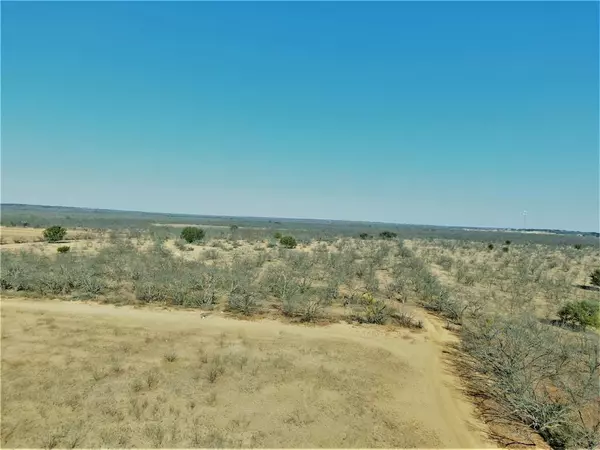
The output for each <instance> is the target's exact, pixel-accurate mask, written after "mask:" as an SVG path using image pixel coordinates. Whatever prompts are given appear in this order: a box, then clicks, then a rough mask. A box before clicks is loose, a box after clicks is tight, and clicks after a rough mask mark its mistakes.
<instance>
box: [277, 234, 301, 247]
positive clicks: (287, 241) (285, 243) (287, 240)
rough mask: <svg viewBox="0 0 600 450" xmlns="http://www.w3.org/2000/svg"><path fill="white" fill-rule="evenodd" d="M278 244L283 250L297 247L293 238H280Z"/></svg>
mask: <svg viewBox="0 0 600 450" xmlns="http://www.w3.org/2000/svg"><path fill="white" fill-rule="evenodd" d="M279 243H280V244H281V245H283V246H284V247H285V248H296V246H297V245H298V243H297V242H296V239H295V238H294V236H281V238H280V239H279Z"/></svg>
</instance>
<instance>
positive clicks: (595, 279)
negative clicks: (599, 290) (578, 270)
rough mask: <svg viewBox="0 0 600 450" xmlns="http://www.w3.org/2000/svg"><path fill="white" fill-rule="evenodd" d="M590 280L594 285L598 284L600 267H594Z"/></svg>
mask: <svg viewBox="0 0 600 450" xmlns="http://www.w3.org/2000/svg"><path fill="white" fill-rule="evenodd" d="M590 281H591V282H592V284H593V285H594V286H600V269H596V270H594V271H593V272H592V274H591V275H590Z"/></svg>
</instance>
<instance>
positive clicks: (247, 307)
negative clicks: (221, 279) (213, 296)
mask: <svg viewBox="0 0 600 450" xmlns="http://www.w3.org/2000/svg"><path fill="white" fill-rule="evenodd" d="M227 302H228V307H229V310H230V311H236V312H240V313H242V314H245V315H250V314H252V313H254V312H255V310H256V309H257V307H258V301H257V299H256V296H255V294H254V293H253V292H248V291H236V292H233V293H231V294H229V297H228V299H227Z"/></svg>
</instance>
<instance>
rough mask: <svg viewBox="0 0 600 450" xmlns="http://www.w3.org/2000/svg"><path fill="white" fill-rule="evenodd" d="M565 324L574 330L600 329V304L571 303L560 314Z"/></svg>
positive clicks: (581, 301)
mask: <svg viewBox="0 0 600 450" xmlns="http://www.w3.org/2000/svg"><path fill="white" fill-rule="evenodd" d="M558 317H560V321H561V322H562V323H563V324H566V325H569V326H572V327H574V328H586V327H594V328H599V327H600V303H598V302H597V301H592V300H580V301H578V302H569V303H567V304H566V305H565V306H563V307H562V308H561V309H560V311H559V312H558Z"/></svg>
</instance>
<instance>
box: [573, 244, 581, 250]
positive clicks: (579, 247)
mask: <svg viewBox="0 0 600 450" xmlns="http://www.w3.org/2000/svg"><path fill="white" fill-rule="evenodd" d="M573 247H575V250H581V244H575V245H574V246H573Z"/></svg>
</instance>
